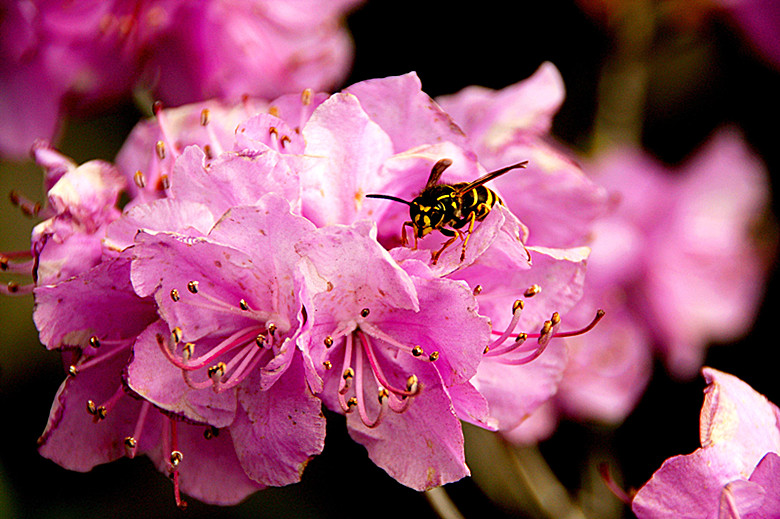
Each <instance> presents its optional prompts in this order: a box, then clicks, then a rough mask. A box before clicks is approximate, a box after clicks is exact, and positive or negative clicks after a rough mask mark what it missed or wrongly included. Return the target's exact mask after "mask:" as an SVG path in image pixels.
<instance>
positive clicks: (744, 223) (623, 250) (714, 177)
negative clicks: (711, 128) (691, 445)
mask: <svg viewBox="0 0 780 519" xmlns="http://www.w3.org/2000/svg"><path fill="white" fill-rule="evenodd" d="M592 171H593V173H594V178H595V179H596V180H598V181H600V182H602V183H603V185H604V186H606V187H607V188H608V189H609V190H610V191H612V193H613V194H614V196H615V197H616V200H617V205H616V208H615V210H614V211H613V212H612V213H611V214H610V215H609V216H607V217H606V218H604V219H602V220H600V221H599V222H598V223H597V225H596V229H595V233H594V234H595V236H596V240H595V242H594V244H593V253H592V257H591V261H590V275H591V278H590V279H591V280H592V282H593V284H594V287H598V288H597V290H601V291H604V290H606V291H607V292H609V291H613V292H614V291H615V290H618V288H620V289H621V290H622V291H623V293H625V294H626V296H627V299H626V300H625V301H626V304H628V305H630V307H631V309H632V312H633V313H634V315H636V318H637V319H640V320H642V321H644V323H645V324H644V325H645V326H646V327H647V329H648V330H650V331H651V333H652V334H653V338H654V339H655V340H656V342H657V344H658V347H659V348H660V351H661V353H662V354H663V356H664V358H665V360H666V362H667V365H668V367H669V369H670V370H671V371H672V373H674V374H675V375H677V376H680V377H689V376H691V375H692V374H693V373H695V372H696V370H698V369H699V367H700V366H701V363H702V358H703V356H704V352H705V350H706V347H707V346H708V345H709V344H710V343H711V342H713V341H719V342H725V341H729V340H734V339H736V338H738V337H739V336H740V335H741V334H743V333H745V332H746V331H747V329H748V327H749V326H750V325H751V323H752V321H753V318H754V316H755V313H756V311H757V307H758V304H759V303H760V300H761V296H762V294H763V287H764V280H765V275H766V265H767V259H766V258H764V257H762V255H761V248H760V246H761V243H760V241H759V240H761V239H764V238H762V237H759V240H756V239H754V238H753V229H754V228H755V227H754V226H755V225H756V224H757V223H759V222H760V219H761V218H762V217H763V216H764V215H763V214H762V211H764V210H765V208H766V207H767V204H768V192H769V191H768V185H767V178H766V172H765V169H764V167H763V165H762V164H761V163H760V162H759V161H758V159H757V158H756V157H755V156H754V155H753V154H752V153H751V152H750V150H748V149H747V147H746V145H745V144H744V142H743V141H742V139H741V137H740V136H739V135H738V134H736V133H735V132H733V131H730V130H723V131H721V132H719V133H717V134H716V135H715V136H713V138H712V139H711V140H710V141H709V142H708V143H707V144H706V145H705V146H704V147H703V148H702V149H701V150H699V151H698V152H697V153H696V155H695V156H694V157H692V158H691V159H690V160H689V161H688V162H687V163H685V164H684V165H683V166H682V167H680V168H679V169H678V171H677V172H675V174H674V175H672V174H669V173H670V172H667V171H665V169H664V168H663V167H662V166H660V165H659V164H657V163H656V162H654V161H652V160H651V159H650V158H648V157H645V156H642V155H640V154H638V153H637V152H632V151H630V150H623V151H619V150H616V151H614V152H613V153H611V154H609V155H607V156H605V157H602V158H601V160H600V161H599V162H598V163H597V164H594V165H593V168H592ZM722 294H728V296H727V297H722ZM701 301H707V304H706V305H702V304H700V302H701Z"/></svg>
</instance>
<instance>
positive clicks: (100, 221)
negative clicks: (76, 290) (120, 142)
mask: <svg viewBox="0 0 780 519" xmlns="http://www.w3.org/2000/svg"><path fill="white" fill-rule="evenodd" d="M34 154H35V157H36V160H37V161H38V163H39V164H40V165H41V166H43V168H44V171H45V185H46V188H47V203H46V204H45V205H44V206H43V207H41V206H40V204H37V203H32V202H30V201H28V200H26V199H25V198H24V197H23V196H22V195H20V194H19V193H16V192H14V193H12V194H11V198H12V200H13V201H14V202H15V203H16V204H17V205H19V206H20V207H21V209H22V211H24V212H26V213H28V214H30V215H32V216H37V217H42V218H44V220H43V221H42V222H40V223H39V224H38V225H36V226H35V228H34V229H33V232H32V238H31V246H30V250H29V251H24V252H17V253H5V254H0V257H2V258H3V270H11V271H14V272H18V273H25V274H30V275H32V277H33V281H34V282H35V283H39V284H51V283H56V282H58V281H62V280H65V279H68V278H69V277H71V276H74V275H76V274H79V273H80V272H83V271H85V270H87V269H89V268H90V267H92V266H94V265H96V264H98V263H99V262H100V260H101V257H102V254H103V246H102V242H101V240H102V239H103V236H104V234H105V229H106V226H107V225H108V224H110V223H111V222H112V221H114V220H116V219H117V218H119V215H120V212H119V209H117V207H116V204H117V200H118V198H119V194H120V192H121V191H122V190H123V189H124V187H125V182H124V179H123V178H122V176H121V175H120V174H119V172H118V171H117V170H116V168H115V167H114V166H113V165H112V164H109V163H108V162H104V161H101V160H91V161H89V162H86V163H84V164H82V165H80V166H77V165H76V164H75V163H74V162H73V161H71V160H70V159H69V158H67V157H65V156H64V155H62V154H60V153H59V152H57V151H56V150H54V149H53V148H51V147H49V146H48V144H46V143H43V142H40V141H39V142H37V143H36V146H35V148H34ZM11 259H13V261H9V260H11ZM20 260H26V261H20ZM33 286H34V284H29V285H26V286H18V285H11V286H10V287H9V288H7V290H8V291H10V292H14V293H29V292H30V291H31V290H32V288H33Z"/></svg>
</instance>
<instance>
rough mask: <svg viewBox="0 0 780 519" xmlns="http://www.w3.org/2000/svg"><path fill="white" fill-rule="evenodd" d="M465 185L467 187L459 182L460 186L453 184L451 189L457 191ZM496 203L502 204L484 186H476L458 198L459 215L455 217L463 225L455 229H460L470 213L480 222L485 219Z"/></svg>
mask: <svg viewBox="0 0 780 519" xmlns="http://www.w3.org/2000/svg"><path fill="white" fill-rule="evenodd" d="M466 185H468V184H467V183H466V182H461V183H460V184H455V185H454V186H453V187H454V188H455V191H458V188H459V187H460V188H462V187H464V186H466ZM496 203H498V204H501V205H503V204H504V202H503V201H502V200H501V197H499V196H498V195H497V194H496V192H495V191H493V190H492V189H490V188H487V187H485V186H477V187H473V188H471V189H469V190H468V191H466V192H465V193H463V194H462V195H461V197H460V213H459V214H458V215H457V217H458V219H459V220H461V221H462V222H463V223H462V224H460V225H458V226H457V227H462V226H463V225H464V224H465V222H466V221H467V220H468V219H469V218H470V217H471V213H475V214H474V219H475V220H476V221H478V222H481V221H482V220H484V219H485V217H486V216H487V215H488V213H489V212H490V210H491V209H493V206H494V205H496Z"/></svg>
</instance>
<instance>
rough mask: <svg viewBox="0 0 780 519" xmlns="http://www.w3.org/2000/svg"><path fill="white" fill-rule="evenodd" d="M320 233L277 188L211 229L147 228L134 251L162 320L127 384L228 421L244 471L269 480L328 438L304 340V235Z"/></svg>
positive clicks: (199, 417)
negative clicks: (305, 361) (300, 248)
mask: <svg viewBox="0 0 780 519" xmlns="http://www.w3.org/2000/svg"><path fill="white" fill-rule="evenodd" d="M246 229H253V230H254V233H252V234H247V233H246ZM312 231H313V225H312V224H311V223H310V222H308V221H306V220H305V219H303V218H301V217H296V216H293V215H292V214H290V212H289V205H288V204H287V202H286V201H284V200H283V199H281V198H279V197H277V196H274V195H269V196H268V197H265V198H263V199H262V200H261V201H260V202H258V204H257V205H255V206H253V207H236V208H233V209H231V210H230V211H228V212H227V213H225V215H223V216H222V218H221V219H220V220H219V222H218V223H217V224H216V225H215V226H214V227H213V228H212V229H211V231H210V232H209V234H208V236H207V237H192V236H187V235H181V234H173V233H156V234H147V233H139V234H138V235H137V236H136V240H135V246H134V247H133V249H132V250H133V268H132V274H131V278H132V282H133V286H134V288H135V290H136V292H137V293H138V294H139V295H141V296H143V297H148V296H153V297H154V299H155V301H156V304H157V308H158V311H159V314H160V317H161V318H162V320H163V323H160V324H159V325H157V326H156V327H155V330H154V331H148V332H147V333H144V334H143V335H141V336H140V337H139V338H138V341H137V342H136V344H135V347H134V350H135V357H134V359H133V361H132V362H131V363H130V365H129V367H128V384H129V386H130V388H132V389H133V390H134V391H136V392H137V393H139V394H140V395H141V396H143V397H144V398H146V399H147V400H149V401H150V402H152V403H154V405H156V406H158V407H160V408H162V409H164V410H166V411H168V412H171V413H175V414H176V415H180V416H183V417H184V418H186V419H188V420H192V421H195V422H198V423H206V424H209V425H212V426H215V427H218V428H223V427H230V431H231V435H232V436H233V438H234V443H235V447H236V454H237V455H238V458H239V461H240V462H241V465H242V467H243V468H244V471H245V472H246V473H247V474H248V476H249V477H250V478H251V479H253V480H255V481H258V482H260V483H262V484H269V485H286V484H289V483H293V482H295V481H298V480H299V479H300V476H301V474H302V471H303V468H304V467H305V465H306V463H307V462H308V459H309V458H310V457H311V456H313V455H315V454H318V453H319V452H320V451H321V450H322V447H323V440H324V435H325V422H324V419H323V417H322V415H321V413H320V403H319V400H317V399H316V398H315V397H314V396H313V395H311V393H310V392H309V391H308V389H307V388H306V387H305V385H304V378H303V368H302V360H301V358H300V355H299V354H297V352H296V347H295V341H296V338H297V336H298V334H300V332H301V326H302V325H303V324H304V322H305V317H304V314H302V307H301V300H300V296H299V295H298V293H299V291H300V288H299V286H298V284H299V282H298V281H297V273H296V270H297V263H298V261H299V260H300V258H299V256H298V254H297V253H296V251H295V244H296V243H298V242H299V241H300V240H301V239H302V237H303V236H304V235H307V234H309V233H311V232H312Z"/></svg>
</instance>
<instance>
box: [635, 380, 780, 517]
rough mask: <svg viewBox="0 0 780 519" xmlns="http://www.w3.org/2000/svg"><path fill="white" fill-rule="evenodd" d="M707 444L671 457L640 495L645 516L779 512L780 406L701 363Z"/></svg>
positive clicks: (702, 430) (638, 505) (639, 511)
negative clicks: (705, 383) (691, 451)
mask: <svg viewBox="0 0 780 519" xmlns="http://www.w3.org/2000/svg"><path fill="white" fill-rule="evenodd" d="M702 373H703V374H704V378H705V379H706V381H707V384H708V386H707V388H706V389H705V391H704V393H705V397H704V406H703V407H702V410H701V417H700V423H699V436H700V441H701V448H700V449H697V450H696V451H694V452H693V453H691V454H687V455H681V456H675V457H673V458H670V459H668V460H666V461H665V462H664V463H663V465H661V468H660V469H658V471H656V473H655V474H653V477H652V479H650V481H648V482H647V483H646V484H645V485H644V486H643V487H642V488H640V489H639V491H638V492H637V494H636V495H635V496H634V499H633V502H632V509H633V511H634V513H635V514H636V515H637V517H639V519H645V518H648V519H649V518H657V519H661V518H688V517H690V518H701V517H713V518H714V517H731V518H737V517H741V518H750V519H754V518H755V519H758V518H769V517H778V516H780V492H779V490H780V486H779V485H778V484H779V483H780V456H779V455H778V453H780V423H778V420H780V409H778V408H777V406H775V405H774V404H772V403H771V402H769V401H768V400H767V399H766V397H764V396H762V395H760V394H759V393H757V392H756V391H754V390H753V389H752V388H751V387H750V386H749V385H747V384H746V383H745V382H743V381H742V380H740V379H738V378H737V377H735V376H733V375H729V374H726V373H722V372H720V371H717V370H714V369H712V368H704V369H703V370H702Z"/></svg>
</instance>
